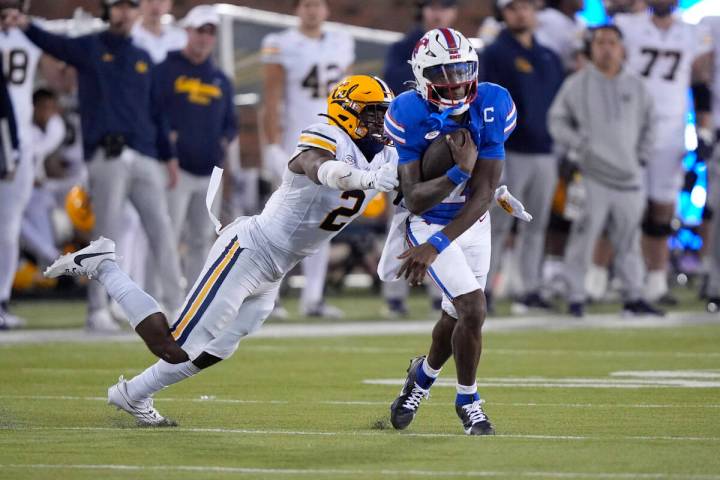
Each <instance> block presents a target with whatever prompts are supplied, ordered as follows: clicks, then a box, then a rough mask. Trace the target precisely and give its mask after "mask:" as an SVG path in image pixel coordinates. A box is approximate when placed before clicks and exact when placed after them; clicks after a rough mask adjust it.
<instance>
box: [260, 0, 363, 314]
mask: <svg viewBox="0 0 720 480" xmlns="http://www.w3.org/2000/svg"><path fill="white" fill-rule="evenodd" d="M295 7H296V13H297V16H298V18H299V20H300V24H299V26H298V27H297V28H290V29H287V30H284V31H282V32H279V33H271V34H269V35H268V36H266V37H265V38H264V39H263V42H262V61H263V63H264V64H265V72H264V95H263V97H264V98H263V101H264V106H263V107H264V120H263V129H264V136H265V139H266V142H267V146H266V147H265V149H264V162H265V165H266V167H267V168H269V169H271V170H272V171H273V172H274V175H275V176H276V177H277V179H278V180H279V178H280V175H281V172H282V171H283V169H284V163H285V161H286V159H287V156H288V155H289V154H290V153H292V151H293V149H294V148H295V145H296V143H297V139H298V137H299V136H300V133H301V131H302V130H303V129H304V128H305V127H306V126H307V125H308V124H310V123H313V122H316V121H317V116H318V115H319V114H322V113H323V112H324V111H325V102H324V99H325V98H326V97H327V95H328V92H329V91H330V90H332V88H333V87H334V86H335V84H337V82H338V81H339V80H340V79H341V78H342V77H343V76H344V75H345V74H346V73H348V70H349V68H350V66H351V65H352V64H353V62H354V61H355V45H354V41H353V38H352V37H351V36H350V35H347V34H344V33H341V32H331V31H325V30H324V29H323V23H324V22H325V20H326V19H327V17H328V15H329V9H328V4H327V1H326V0H296V1H295ZM281 107H282V108H281ZM329 255H330V245H329V244H326V245H323V247H322V248H321V249H320V250H319V251H318V253H317V255H316V256H314V257H312V258H308V259H306V260H305V261H303V263H302V267H303V273H304V275H305V287H304V288H303V292H302V295H301V302H300V303H301V310H302V311H303V313H305V314H308V315H313V316H333V317H337V316H341V315H342V312H341V311H339V310H338V309H337V308H333V307H331V306H329V305H325V304H324V303H323V289H324V287H325V276H326V273H327V265H328V260H329Z"/></svg>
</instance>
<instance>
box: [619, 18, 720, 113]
mask: <svg viewBox="0 0 720 480" xmlns="http://www.w3.org/2000/svg"><path fill="white" fill-rule="evenodd" d="M615 23H616V25H617V26H618V27H619V28H620V30H622V32H623V36H624V37H625V39H624V43H625V49H626V51H627V63H626V65H627V67H628V68H629V69H630V70H631V71H633V72H634V73H636V74H638V75H641V76H642V77H643V79H644V80H645V84H646V85H647V87H648V89H649V91H650V94H651V95H652V96H653V98H654V100H655V102H654V103H655V109H656V112H657V114H658V117H659V120H660V122H661V123H670V124H673V123H674V124H675V125H682V126H684V124H685V118H686V117H685V116H686V115H687V111H688V89H689V88H690V82H691V74H692V64H693V62H694V61H695V59H697V57H698V56H700V55H702V54H704V53H707V52H709V51H710V50H711V49H712V39H711V38H710V35H709V33H708V32H707V30H706V29H705V28H703V27H702V26H700V25H693V24H689V23H686V22H684V21H683V20H682V19H681V18H679V17H674V21H673V24H672V26H671V27H670V28H669V29H668V30H661V29H659V28H658V27H656V26H655V24H654V23H653V22H652V20H651V14H650V13H647V12H643V13H637V14H621V15H617V16H616V17H615Z"/></svg>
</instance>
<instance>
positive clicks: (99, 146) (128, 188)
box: [4, 0, 183, 330]
mask: <svg viewBox="0 0 720 480" xmlns="http://www.w3.org/2000/svg"><path fill="white" fill-rule="evenodd" d="M138 6H139V0H102V7H103V10H104V17H105V19H106V20H107V21H108V23H109V26H108V29H107V30H105V31H102V32H99V33H93V34H89V35H84V36H81V37H77V38H69V37H65V36H62V35H55V34H51V33H49V32H47V31H45V30H43V29H41V28H40V27H39V26H37V25H35V24H34V23H32V22H31V21H30V19H29V18H28V17H27V16H26V15H25V14H23V13H21V12H19V11H15V12H13V14H12V15H8V16H6V17H5V20H4V23H5V26H7V27H12V26H17V27H19V28H21V29H22V30H23V31H24V32H25V35H26V36H27V37H28V38H29V39H30V40H31V41H32V42H33V43H35V44H36V45H37V46H38V47H40V48H41V49H42V50H44V51H45V52H46V53H48V54H50V55H52V56H53V57H56V58H58V59H59V60H62V61H64V62H66V63H68V64H70V65H72V66H73V67H75V68H76V69H77V71H78V83H79V85H78V97H79V104H80V117H81V122H82V133H83V150H84V155H85V160H86V161H87V162H89V164H88V171H89V177H90V193H91V196H92V203H93V209H94V211H95V216H96V219H97V221H96V226H95V232H94V234H95V235H96V236H98V235H104V236H106V237H109V238H117V236H118V235H119V234H120V232H121V231H122V229H123V225H122V221H121V219H122V215H121V212H122V207H123V203H124V202H125V200H126V199H129V200H130V201H131V202H132V204H133V206H134V207H135V208H136V209H137V211H138V213H139V214H140V218H141V221H142V223H143V227H144V228H145V231H146V232H147V234H148V239H149V241H150V248H151V250H152V253H153V255H154V256H155V257H156V258H157V259H158V262H157V265H158V268H159V271H160V275H161V278H162V282H163V297H162V302H163V305H164V307H165V309H166V310H167V313H168V314H169V315H168V318H169V319H171V320H172V317H173V314H174V312H175V310H177V309H178V308H180V306H181V303H182V300H183V290H182V286H181V283H182V278H181V274H180V266H179V261H178V256H177V248H176V245H175V242H173V237H174V236H173V233H172V227H171V223H170V216H169V214H168V206H167V200H166V197H165V189H166V187H167V186H168V183H169V184H170V185H174V184H175V183H176V182H177V174H178V173H177V170H178V165H177V160H174V159H172V158H173V152H172V147H171V145H170V141H169V129H168V123H167V119H166V117H165V116H164V115H163V113H162V111H161V109H160V104H159V101H158V98H157V97H158V95H157V91H156V89H155V85H154V83H155V80H154V79H153V76H154V67H153V63H152V60H151V59H150V56H149V55H148V54H147V52H145V51H144V50H142V49H140V48H138V47H136V46H134V45H133V43H132V40H131V38H130V31H131V29H132V27H133V25H134V24H135V21H136V20H137V17H138ZM158 159H159V160H160V161H158ZM163 165H164V166H163ZM164 170H167V175H166V172H165V171H164ZM168 178H169V181H168ZM91 285H92V290H91V293H90V298H89V300H90V303H89V305H88V324H87V327H88V328H89V329H93V330H115V329H117V328H118V327H117V325H115V324H114V322H113V321H112V319H111V317H110V315H109V312H108V311H107V309H106V308H103V307H104V306H105V305H106V302H107V297H106V293H105V292H104V290H102V288H101V287H100V285H99V284H97V283H95V282H93V283H92V284H91ZM98 307H99V308H98Z"/></svg>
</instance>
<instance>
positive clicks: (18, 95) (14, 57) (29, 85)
mask: <svg viewBox="0 0 720 480" xmlns="http://www.w3.org/2000/svg"><path fill="white" fill-rule="evenodd" d="M41 55H42V51H41V50H40V49H39V48H38V47H36V46H35V44H34V43H32V42H31V41H30V40H29V39H28V38H27V37H26V36H25V34H24V33H23V32H22V31H21V30H20V29H18V28H11V29H10V30H7V31H2V30H0V59H1V60H2V69H3V73H4V74H5V79H6V81H7V86H8V92H9V93H10V98H11V99H12V103H13V110H15V121H16V122H17V127H18V137H19V139H20V148H21V149H22V150H31V149H32V126H33V124H32V115H33V103H32V97H33V87H34V84H35V73H36V72H37V65H38V62H39V61H40V56H41Z"/></svg>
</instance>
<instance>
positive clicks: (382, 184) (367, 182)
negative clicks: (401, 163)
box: [360, 163, 400, 192]
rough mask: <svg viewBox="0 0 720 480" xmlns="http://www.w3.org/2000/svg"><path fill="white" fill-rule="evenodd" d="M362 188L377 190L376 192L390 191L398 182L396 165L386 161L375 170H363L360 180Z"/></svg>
mask: <svg viewBox="0 0 720 480" xmlns="http://www.w3.org/2000/svg"><path fill="white" fill-rule="evenodd" d="M360 182H361V184H362V185H363V190H377V191H378V192H390V191H392V190H395V188H396V187H397V186H398V185H399V184H400V182H399V180H398V174H397V166H395V165H393V164H392V163H386V164H384V165H383V166H382V167H380V168H378V169H377V170H371V171H369V172H364V173H363V176H362V178H361V180H360Z"/></svg>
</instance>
